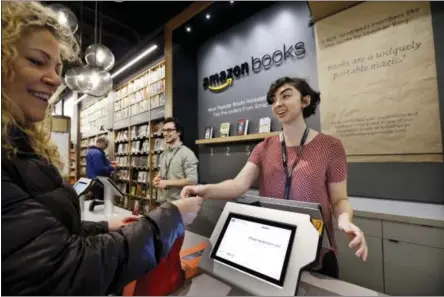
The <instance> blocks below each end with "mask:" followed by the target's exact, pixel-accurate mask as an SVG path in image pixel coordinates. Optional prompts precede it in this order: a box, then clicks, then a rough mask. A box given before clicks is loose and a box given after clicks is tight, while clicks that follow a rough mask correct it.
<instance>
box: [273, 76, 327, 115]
mask: <svg viewBox="0 0 444 297" xmlns="http://www.w3.org/2000/svg"><path fill="white" fill-rule="evenodd" d="M285 84H289V85H291V86H293V87H294V88H295V89H296V90H298V91H299V93H301V97H305V96H310V98H311V101H310V105H308V106H307V107H305V108H304V109H303V110H302V114H303V115H304V118H308V117H310V116H311V115H313V114H315V113H316V107H317V106H318V105H319V103H321V93H320V92H316V91H315V90H313V89H312V88H311V87H310V85H309V84H308V82H307V81H306V80H305V79H302V78H297V77H288V76H285V77H281V78H279V79H278V80H276V81H274V82H273V83H272V84H271V86H270V89H269V90H268V92H267V102H268V104H270V105H271V104H273V102H274V100H275V96H276V91H277V90H278V89H279V88H280V87H282V86H283V85H285ZM301 99H302V98H301Z"/></svg>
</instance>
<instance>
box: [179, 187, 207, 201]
mask: <svg viewBox="0 0 444 297" xmlns="http://www.w3.org/2000/svg"><path fill="white" fill-rule="evenodd" d="M205 194H206V187H205V186H204V185H193V186H185V187H183V189H182V191H181V192H180V198H182V199H185V198H189V197H193V196H197V197H201V198H203V197H204V196H205Z"/></svg>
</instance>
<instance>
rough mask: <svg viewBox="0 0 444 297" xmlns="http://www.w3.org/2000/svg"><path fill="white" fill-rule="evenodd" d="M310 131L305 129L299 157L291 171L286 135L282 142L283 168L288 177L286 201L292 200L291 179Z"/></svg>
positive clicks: (286, 181) (286, 180)
mask: <svg viewBox="0 0 444 297" xmlns="http://www.w3.org/2000/svg"><path fill="white" fill-rule="evenodd" d="M309 130H310V129H308V127H306V128H305V131H304V134H303V135H302V138H301V143H300V145H299V147H298V155H297V156H296V160H295V161H294V163H293V166H292V167H291V170H290V171H288V165H287V162H288V158H287V147H286V146H285V138H284V135H282V140H281V146H282V166H283V167H284V171H285V176H286V178H285V194H284V199H290V188H291V177H292V176H293V170H294V169H295V168H296V165H297V164H298V162H299V160H300V159H301V152H302V147H303V146H304V144H305V141H306V140H307V136H308V132H309Z"/></svg>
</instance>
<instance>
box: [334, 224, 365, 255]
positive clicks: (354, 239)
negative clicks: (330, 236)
mask: <svg viewBox="0 0 444 297" xmlns="http://www.w3.org/2000/svg"><path fill="white" fill-rule="evenodd" d="M338 228H339V230H342V231H343V232H344V233H345V234H346V235H347V237H348V238H349V240H350V243H349V244H348V246H349V247H350V248H356V253H355V255H356V257H358V258H360V259H361V260H362V262H366V261H367V256H368V247H367V242H366V240H365V236H364V232H362V231H361V229H359V228H358V226H356V225H355V224H353V223H352V222H351V221H350V219H348V218H345V217H344V218H339V219H338Z"/></svg>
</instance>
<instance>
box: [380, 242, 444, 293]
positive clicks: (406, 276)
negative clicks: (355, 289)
mask: <svg viewBox="0 0 444 297" xmlns="http://www.w3.org/2000/svg"><path fill="white" fill-rule="evenodd" d="M383 245H384V274H385V293H386V294H389V295H398V296H399V295H402V296H412V295H422V296H443V295H444V249H440V248H434V247H428V246H423V245H419V244H412V243H406V242H402V241H392V240H388V239H384V244H383Z"/></svg>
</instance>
